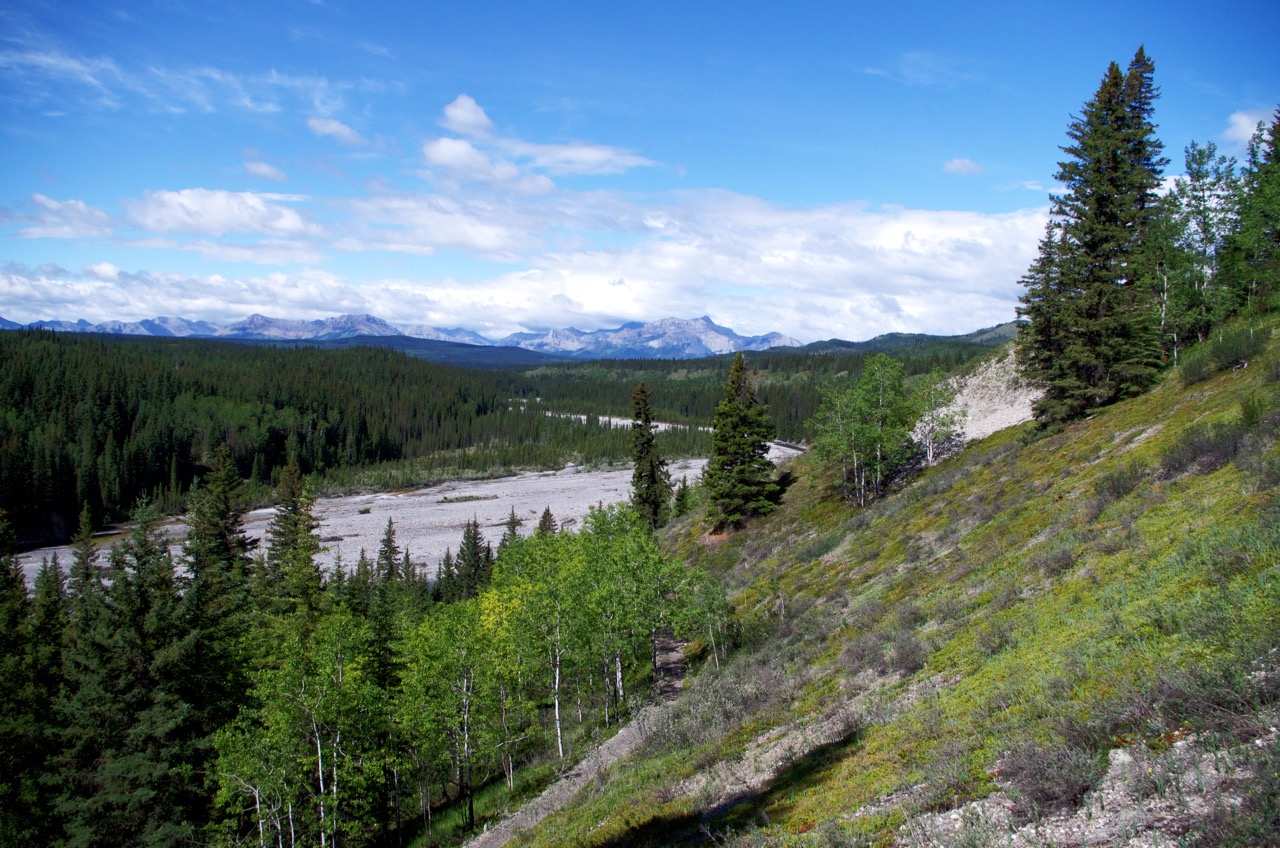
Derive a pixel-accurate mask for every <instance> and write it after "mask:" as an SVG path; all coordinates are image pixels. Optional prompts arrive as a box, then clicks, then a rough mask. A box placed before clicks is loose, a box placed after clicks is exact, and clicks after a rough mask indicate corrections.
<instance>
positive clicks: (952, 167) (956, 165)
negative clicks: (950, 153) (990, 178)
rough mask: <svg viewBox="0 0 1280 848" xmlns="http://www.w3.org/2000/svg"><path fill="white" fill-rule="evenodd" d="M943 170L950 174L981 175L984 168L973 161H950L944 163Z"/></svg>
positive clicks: (960, 159)
mask: <svg viewBox="0 0 1280 848" xmlns="http://www.w3.org/2000/svg"><path fill="white" fill-rule="evenodd" d="M942 170H943V172H945V173H948V174H981V173H982V166H981V165H979V164H978V163H977V162H975V161H973V160H972V159H963V158H958V159H948V160H947V161H946V162H943V163H942Z"/></svg>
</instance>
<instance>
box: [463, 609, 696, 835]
mask: <svg viewBox="0 0 1280 848" xmlns="http://www.w3.org/2000/svg"><path fill="white" fill-rule="evenodd" d="M683 647H684V646H683V645H681V644H680V643H678V642H676V641H675V640H674V639H672V638H671V637H670V635H669V634H668V635H665V636H659V637H658V681H657V684H656V685H655V687H654V690H655V692H654V694H655V697H656V700H655V702H654V703H652V704H649V705H648V706H645V707H644V708H642V709H641V710H640V711H639V712H638V713H637V714H636V715H635V716H634V717H633V718H632V719H631V721H629V722H627V723H626V724H625V725H624V726H623V727H622V729H621V730H619V731H618V732H617V733H616V734H615V735H614V736H613V737H612V738H610V739H609V740H607V741H606V742H604V744H602V745H601V746H600V747H599V748H596V749H595V750H594V751H592V752H591V753H590V754H588V755H587V756H586V757H585V758H583V760H582V762H580V763H578V765H577V766H575V767H574V769H573V770H572V771H570V772H569V773H568V774H566V775H565V776H564V777H562V778H560V779H559V780H557V781H556V782H555V783H553V784H551V785H550V786H548V787H547V788H546V789H545V790H543V792H542V794H541V795H539V796H538V797H537V798H534V799H533V800H532V801H530V802H529V803H527V804H525V805H524V806H523V807H521V808H520V809H519V810H518V811H517V812H515V813H514V814H513V815H511V816H510V817H508V818H506V819H504V820H503V821H502V822H500V823H498V824H497V825H495V826H494V827H492V828H489V829H488V830H486V831H485V832H484V833H481V834H479V835H478V836H476V837H475V838H473V839H472V840H471V841H470V842H468V843H467V844H466V848H499V846H502V845H506V844H507V843H508V842H509V841H511V840H512V839H513V838H515V836H516V835H517V834H519V833H521V832H523V831H526V830H528V829H530V828H532V827H534V826H535V825H537V824H538V823H539V822H541V821H542V820H543V819H545V818H546V817H547V816H549V815H551V814H552V813H554V812H556V811H557V810H559V809H560V808H561V807H563V806H564V805H565V804H566V803H568V801H569V800H570V799H571V798H573V796H574V795H576V794H578V791H579V790H581V789H582V788H583V787H584V786H586V785H587V783H588V782H589V781H591V780H593V779H594V778H595V777H596V776H597V775H599V774H601V773H603V772H604V770H605V769H607V768H608V767H609V766H610V765H612V764H613V763H615V762H617V761H618V760H620V759H622V758H623V757H626V756H627V755H629V754H630V753H631V752H633V751H635V750H636V748H638V747H640V745H641V744H642V743H643V742H644V741H645V740H646V739H648V738H649V734H650V733H651V732H652V729H653V728H654V727H656V726H657V725H658V722H657V720H656V719H657V718H658V716H659V714H660V713H661V711H662V710H664V709H665V708H666V707H667V705H668V704H670V703H671V701H673V700H674V699H675V697H676V695H678V694H679V693H680V690H681V689H682V688H683V687H684V674H685V667H684V654H683Z"/></svg>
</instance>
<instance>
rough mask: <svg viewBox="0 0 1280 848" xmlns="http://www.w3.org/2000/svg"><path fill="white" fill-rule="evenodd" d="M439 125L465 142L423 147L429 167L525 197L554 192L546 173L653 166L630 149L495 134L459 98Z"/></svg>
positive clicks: (474, 107) (470, 102) (475, 108)
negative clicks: (518, 193) (500, 187)
mask: <svg viewBox="0 0 1280 848" xmlns="http://www.w3.org/2000/svg"><path fill="white" fill-rule="evenodd" d="M439 123H440V125H441V126H442V127H444V128H445V129H448V130H450V131H452V132H454V133H456V134H458V135H460V136H464V137H465V138H437V139H432V140H430V141H428V142H426V144H424V145H423V149H422V152H423V156H424V158H425V159H426V161H427V164H428V165H431V166H435V167H437V168H444V169H448V170H450V171H452V172H453V173H454V175H455V176H458V177H464V178H466V179H469V180H474V181H478V182H484V183H488V184H490V185H500V186H505V187H507V188H511V189H515V190H518V191H522V192H527V193H538V192H545V191H550V190H551V189H552V188H553V183H552V182H551V180H550V179H549V178H547V177H546V176H545V174H552V175H555V176H579V175H599V174H619V173H622V172H624V171H627V170H630V169H631V168H636V167H644V166H649V165H654V164H655V163H654V162H653V160H651V159H648V158H646V157H644V156H641V155H640V154H638V153H635V152H633V151H630V150H626V149H624V148H620V147H612V146H610V145H603V144H586V143H581V142H573V143H565V144H544V143H538V142H532V141H525V140H523V139H518V138H502V137H495V136H493V135H492V131H493V121H491V120H490V119H489V116H488V115H487V114H486V113H485V111H484V109H483V108H481V106H480V105H479V104H478V103H476V101H475V100H474V99H472V98H471V97H470V96H468V95H466V94H460V95H458V97H456V98H455V99H454V100H453V102H451V103H450V104H449V105H447V106H446V107H445V108H444V115H443V117H442V118H441V119H440V122H439Z"/></svg>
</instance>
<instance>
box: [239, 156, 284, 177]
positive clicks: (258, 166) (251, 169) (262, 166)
mask: <svg viewBox="0 0 1280 848" xmlns="http://www.w3.org/2000/svg"><path fill="white" fill-rule="evenodd" d="M244 169H245V171H246V172H248V173H250V174H252V175H253V176H255V177H262V178H263V179H264V180H275V181H276V182H284V181H285V180H286V179H288V178H287V177H286V176H285V174H284V171H282V170H280V169H279V168H277V167H276V166H275V165H272V164H270V163H269V162H260V161H256V160H251V161H248V162H245V163H244Z"/></svg>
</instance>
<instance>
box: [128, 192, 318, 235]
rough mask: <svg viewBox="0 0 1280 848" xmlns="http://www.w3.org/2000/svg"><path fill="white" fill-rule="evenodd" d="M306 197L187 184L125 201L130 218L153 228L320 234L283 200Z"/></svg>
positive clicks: (162, 230) (220, 232) (190, 231)
mask: <svg viewBox="0 0 1280 848" xmlns="http://www.w3.org/2000/svg"><path fill="white" fill-rule="evenodd" d="M303 199H304V198H302V197H299V196H297V195H288V194H260V193H257V192H248V191H221V190H217V189H206V188H188V189H182V190H181V191H149V192H147V193H146V194H145V195H143V196H142V197H141V198H135V199H133V200H129V201H126V202H125V204H124V206H125V212H126V214H127V216H128V218H129V220H130V221H132V222H133V223H134V224H136V225H137V226H139V227H141V228H142V229H144V230H147V231H148V232H152V233H187V234H194V235H204V236H223V235H226V234H227V233H257V234H260V235H270V236H284V237H301V236H317V235H320V233H321V230H320V228H319V227H318V226H316V225H315V224H313V223H310V222H309V221H307V220H306V219H305V218H304V217H303V216H302V215H301V214H300V213H299V212H298V211H297V210H295V209H291V208H289V207H288V206H284V205H282V203H285V202H297V201H300V200H303Z"/></svg>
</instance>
